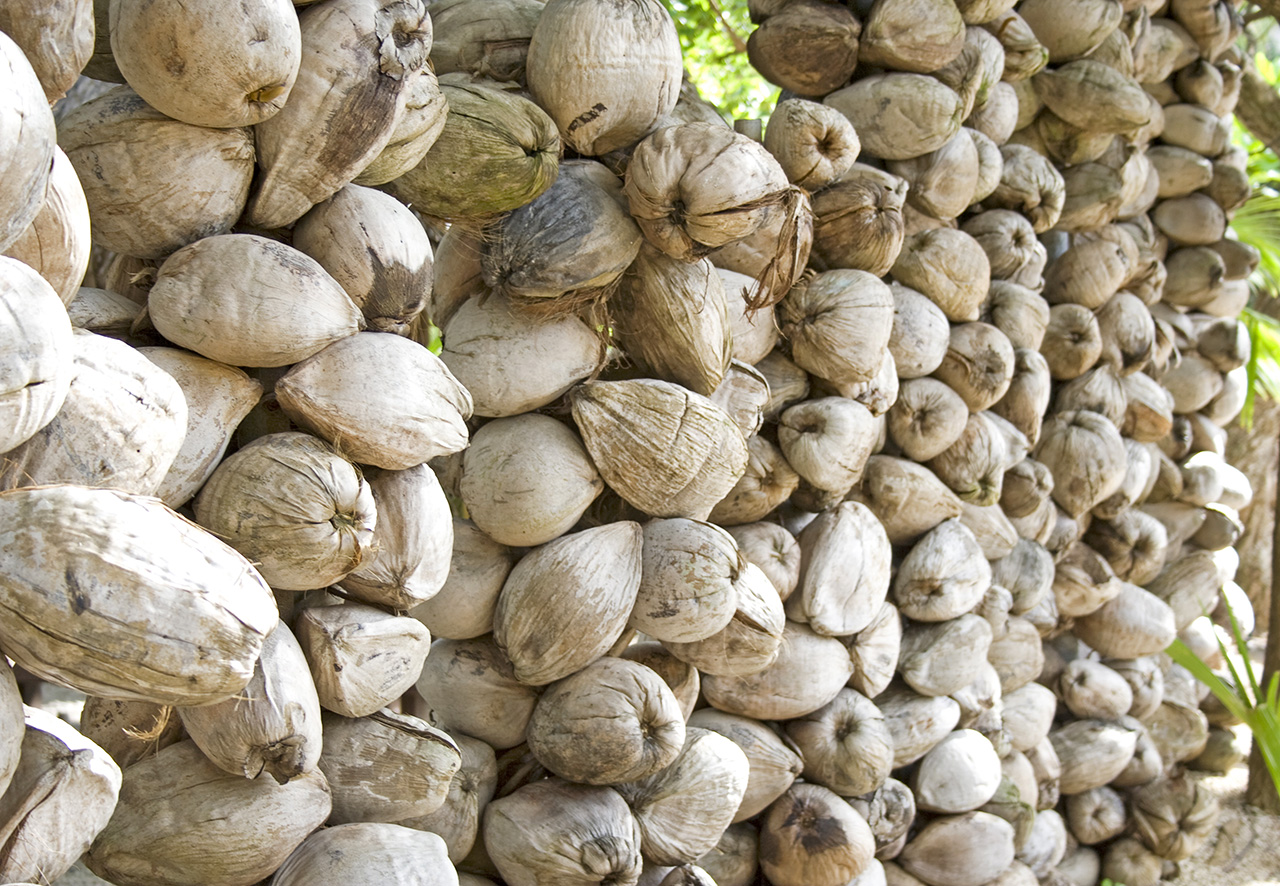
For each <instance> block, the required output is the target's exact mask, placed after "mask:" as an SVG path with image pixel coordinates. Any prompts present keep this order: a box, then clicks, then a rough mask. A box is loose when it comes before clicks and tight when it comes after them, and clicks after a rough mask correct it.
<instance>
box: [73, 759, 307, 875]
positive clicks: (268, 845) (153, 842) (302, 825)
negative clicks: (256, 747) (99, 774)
mask: <svg viewBox="0 0 1280 886" xmlns="http://www.w3.org/2000/svg"><path fill="white" fill-rule="evenodd" d="M157 791H159V793H157ZM329 809H330V797H329V788H328V785H327V784H326V783H325V780H324V776H323V775H322V774H321V773H320V772H318V771H314V772H311V773H309V774H307V775H303V776H301V777H299V778H295V779H294V780H292V781H290V782H289V783H288V784H285V785H280V784H277V783H276V782H275V781H274V780H273V779H271V778H267V777H259V778H256V779H252V780H250V779H246V778H244V777H243V776H241V775H230V774H228V773H225V772H223V771H221V770H220V769H218V768H217V767H216V766H214V765H213V764H212V763H210V762H209V761H208V760H206V759H205V758H204V757H203V755H201V753H200V751H199V749H198V748H197V747H196V746H195V744H194V743H192V742H189V741H188V742H181V743H179V744H176V745H172V746H170V747H167V748H165V749H164V750H162V751H160V752H159V753H157V754H156V755H155V756H154V757H151V758H150V759H147V760H143V761H142V762H139V763H136V764H134V765H133V766H131V767H129V770H128V771H127V773H126V774H125V776H124V778H123V781H122V784H121V786H120V799H119V802H118V804H117V805H116V810H115V812H114V814H113V815H112V816H111V821H110V823H108V825H107V827H106V828H105V829H104V830H103V831H102V832H101V833H100V834H99V835H98V837H97V839H96V840H94V842H93V845H92V846H91V847H90V849H89V851H88V853H87V854H86V856H85V863H86V866H87V867H88V868H89V870H91V871H93V872H94V873H95V874H97V875H98V876H100V877H103V878H105V879H109V880H111V881H115V882H127V883H139V884H141V883H175V882H187V883H193V882H198V883H209V882H219V881H220V882H236V883H249V882H257V881H258V880H259V879H261V878H263V877H266V876H269V875H270V874H271V872H272V871H274V870H276V869H277V868H278V867H280V865H281V864H282V863H283V862H284V860H285V858H286V857H288V855H289V853H290V852H292V851H293V850H294V848H295V847H297V846H298V845H299V844H301V843H302V841H303V840H304V839H305V838H306V836H307V835H308V834H310V833H311V832H312V831H314V830H315V829H316V828H318V827H319V826H320V825H321V824H323V823H324V821H325V819H326V818H327V817H328V815H329ZM209 816H213V817H212V818H210V817H209ZM208 840H216V841H217V844H218V845H219V846H222V847H225V848H226V850H227V852H226V853H225V854H224V853H221V852H218V853H209V852H208V851H202V850H201V847H202V846H203V847H205V849H207V847H208V845H209V844H208V843H207V841H208Z"/></svg>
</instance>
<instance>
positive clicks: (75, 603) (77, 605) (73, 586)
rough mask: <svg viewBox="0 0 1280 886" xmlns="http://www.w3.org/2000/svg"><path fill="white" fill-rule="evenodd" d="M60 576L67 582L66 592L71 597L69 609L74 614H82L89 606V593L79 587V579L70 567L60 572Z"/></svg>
mask: <svg viewBox="0 0 1280 886" xmlns="http://www.w3.org/2000/svg"><path fill="white" fill-rule="evenodd" d="M62 577H63V580H64V581H66V583H67V592H68V594H69V595H70V598H71V611H72V612H74V613H75V614H76V615H82V614H83V613H84V612H85V610H87V609H88V608H89V603H90V600H89V595H88V594H86V593H85V592H84V589H83V588H81V587H80V579H79V578H77V577H76V574H75V571H74V570H72V569H71V568H70V567H68V568H67V571H66V572H64V573H63V574H62Z"/></svg>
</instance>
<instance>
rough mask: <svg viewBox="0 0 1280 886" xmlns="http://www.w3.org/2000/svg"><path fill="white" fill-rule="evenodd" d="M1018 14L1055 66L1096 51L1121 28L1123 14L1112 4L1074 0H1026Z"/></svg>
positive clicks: (1116, 4) (1109, 0)
mask: <svg viewBox="0 0 1280 886" xmlns="http://www.w3.org/2000/svg"><path fill="white" fill-rule="evenodd" d="M1018 13H1019V15H1021V16H1022V17H1023V19H1024V20H1025V21H1026V22H1027V24H1028V25H1030V26H1031V28H1032V29H1033V30H1034V31H1035V32H1036V36H1037V37H1040V39H1041V40H1042V41H1043V42H1044V44H1045V46H1046V47H1047V48H1048V50H1049V60H1050V61H1051V62H1054V63H1055V64H1056V63H1059V62H1065V61H1070V60H1071V59H1075V58H1081V57H1083V56H1086V55H1088V54H1089V53H1091V52H1092V51H1093V50H1095V49H1096V48H1097V47H1098V46H1099V45H1100V44H1101V43H1102V41H1103V40H1105V39H1106V37H1107V35H1108V34H1110V33H1111V32H1112V31H1114V30H1115V29H1116V28H1117V27H1119V25H1120V20H1121V18H1122V17H1123V15H1124V10H1123V9H1122V8H1121V5H1120V4H1119V3H1117V2H1111V0H1074V2H1071V3H1068V4H1054V3H1051V2H1046V0H1026V2H1024V3H1022V4H1021V5H1020V6H1019V8H1018Z"/></svg>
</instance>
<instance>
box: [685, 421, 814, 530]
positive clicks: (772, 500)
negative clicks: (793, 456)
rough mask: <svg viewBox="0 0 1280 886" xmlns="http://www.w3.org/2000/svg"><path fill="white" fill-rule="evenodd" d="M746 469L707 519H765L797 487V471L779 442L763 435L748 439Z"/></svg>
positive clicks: (726, 522)
mask: <svg viewBox="0 0 1280 886" xmlns="http://www.w3.org/2000/svg"><path fill="white" fill-rule="evenodd" d="M747 452H748V459H747V469H746V472H745V473H743V475H742V476H741V477H740V478H739V479H738V482H737V483H736V484H735V485H734V487H733V489H731V490H729V494H728V495H726V496H725V497H724V498H723V499H722V500H721V501H720V502H719V503H718V504H717V505H716V506H715V507H714V508H712V510H711V515H710V517H709V518H708V519H710V520H711V521H713V522H715V523H719V524H721V525H724V526H731V525H734V524H741V523H753V522H754V521H756V520H761V519H763V518H764V517H765V516H766V515H768V514H769V513H771V512H772V511H773V510H774V509H776V508H777V507H778V506H779V505H780V504H782V503H783V502H785V501H786V500H787V499H788V498H789V497H790V496H791V493H792V492H794V491H795V489H796V486H797V484H799V482H800V475H799V474H797V473H796V472H795V471H794V470H793V469H792V467H791V465H790V464H788V463H787V460H786V459H785V458H783V456H782V453H781V452H780V451H779V450H778V448H777V447H776V446H774V445H773V444H772V443H770V442H769V441H768V440H766V439H764V438H763V437H760V436H755V437H752V438H751V439H750V440H748V441H747Z"/></svg>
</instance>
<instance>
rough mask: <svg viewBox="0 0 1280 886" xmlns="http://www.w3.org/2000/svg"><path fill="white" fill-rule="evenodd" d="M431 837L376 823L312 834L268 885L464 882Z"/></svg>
mask: <svg viewBox="0 0 1280 886" xmlns="http://www.w3.org/2000/svg"><path fill="white" fill-rule="evenodd" d="M462 876H465V875H461V874H459V873H457V872H456V871H455V870H454V868H453V865H452V864H450V858H449V855H448V847H447V846H446V843H445V840H444V839H443V838H441V837H440V836H439V835H437V834H434V833H427V832H425V831H422V830H415V829H412V828H408V827H403V826H401V825H397V824H387V823H382V822H355V823H350V824H342V825H337V826H334V827H328V828H324V829H322V830H318V831H316V832H315V833H314V834H312V835H311V836H310V837H308V838H307V839H306V840H305V841H304V842H303V843H302V844H301V845H300V846H298V847H297V848H296V849H295V850H294V851H293V852H292V853H290V854H289V857H288V858H286V859H285V861H284V864H282V865H281V866H280V868H279V870H278V871H277V872H276V874H275V876H274V877H273V878H272V883H275V884H277V886H301V884H304V883H313V882H315V881H316V880H317V879H323V878H325V877H340V878H341V879H342V882H344V883H351V884H353V886H354V884H364V883H375V882H380V881H384V880H386V879H391V880H403V881H405V882H412V883H415V884H421V886H453V884H454V883H464V882H467V881H464V880H462V879H461V877H462Z"/></svg>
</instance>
